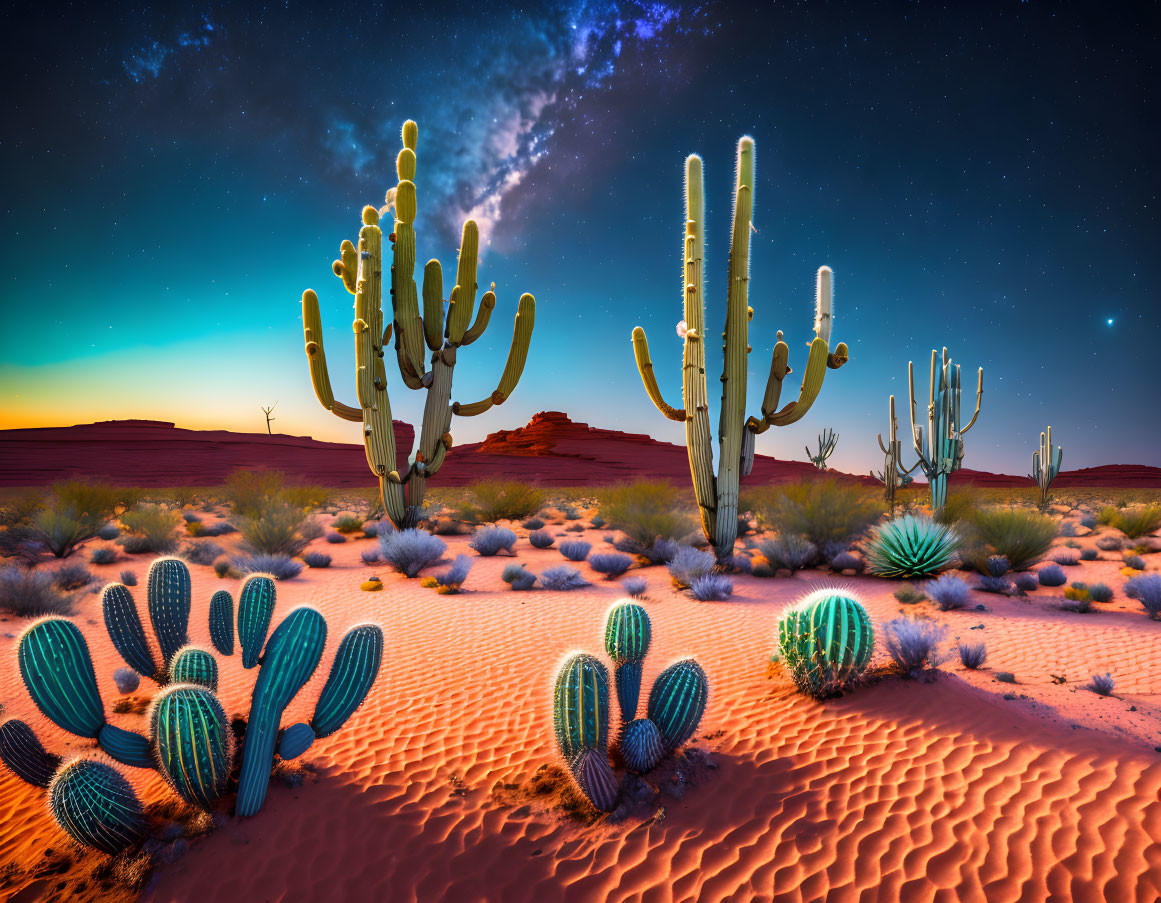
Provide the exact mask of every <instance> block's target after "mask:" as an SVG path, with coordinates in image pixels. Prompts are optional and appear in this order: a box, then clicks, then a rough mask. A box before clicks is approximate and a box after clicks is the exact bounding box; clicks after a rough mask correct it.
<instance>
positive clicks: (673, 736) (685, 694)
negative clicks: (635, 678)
mask: <svg viewBox="0 0 1161 903" xmlns="http://www.w3.org/2000/svg"><path fill="white" fill-rule="evenodd" d="M708 698H709V681H708V680H706V676H705V671H703V670H702V667H701V665H699V664H698V663H697V662H695V661H694V660H693V659H691V658H690V659H685V660H684V661H680V662H675V663H674V664H672V665H670V666H669V667H668V668H666V669H665V670H664V671H662V672H661V673H660V674H658V675H657V680H655V681H654V682H653V689H652V690H651V691H650V693H649V706H648V708H647V710H646V711H647V712H648V715H649V720H650V721H652V722H653V723H654V724H656V725H657V729H658V730H659V731H660V732H661V740H662V742H663V743H664V745H665V751H666V752H673V751H674V750H675V749H677V747H679V746H681V744H683V743H685V742H686V741H687V740H688V739H689V738H690V737H692V736H693V732H694V731H695V730H697V725H698V722H700V721H701V716H702V715H703V714H704V713H705V705H706V700H707V699H708Z"/></svg>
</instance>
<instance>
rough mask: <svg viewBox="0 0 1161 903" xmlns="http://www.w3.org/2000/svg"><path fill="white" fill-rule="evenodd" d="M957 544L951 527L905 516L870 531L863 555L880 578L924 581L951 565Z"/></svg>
mask: <svg viewBox="0 0 1161 903" xmlns="http://www.w3.org/2000/svg"><path fill="white" fill-rule="evenodd" d="M958 544H959V537H958V536H957V534H956V533H955V532H954V531H953V530H952V529H951V528H950V527H947V526H944V525H941V524H937V523H935V521H932V520H929V519H927V518H925V517H914V516H912V515H910V514H904V515H902V516H901V517H897V518H895V519H893V520H890V521H888V522H887V523H885V524H881V525H880V526H878V527H876V528H875V529H874V530H872V531H871V536H870V538H869V539H868V540H867V542H866V544H865V547H864V554H865V556H866V559H867V565H868V568H869V569H870V572H871V573H872V574H876V575H878V576H880V577H927V576H929V575H931V574H936V573H938V572H939V571H940V570H942V569H943V568H944V567H946V566H947V565H948V564H949V563H950V561H951V559H952V556H953V555H955V551H956V547H957V546H958Z"/></svg>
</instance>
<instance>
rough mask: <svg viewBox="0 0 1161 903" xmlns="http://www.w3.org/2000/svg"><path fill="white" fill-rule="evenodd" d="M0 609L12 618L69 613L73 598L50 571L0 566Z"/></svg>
mask: <svg viewBox="0 0 1161 903" xmlns="http://www.w3.org/2000/svg"><path fill="white" fill-rule="evenodd" d="M0 611H2V612H4V614H6V615H11V616H12V617H15V618H39V617H41V616H43V615H68V614H72V611H73V600H72V597H71V596H67V595H65V594H64V593H62V592H61V589H60V587H59V585H58V584H57V583H56V581H55V579H54V575H53V574H49V573H47V572H45V571H32V570H28V569H27V568H21V567H15V566H13V565H7V566H5V567H0Z"/></svg>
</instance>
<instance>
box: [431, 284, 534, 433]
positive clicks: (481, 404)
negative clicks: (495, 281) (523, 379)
mask: <svg viewBox="0 0 1161 903" xmlns="http://www.w3.org/2000/svg"><path fill="white" fill-rule="evenodd" d="M535 325H536V299H535V298H534V297H532V295H530V294H528V293H527V292H525V293H524V294H523V295H521V296H520V304H519V305H518V306H517V308H516V323H515V324H514V326H513V327H512V345H511V347H510V348H509V349H508V360H507V362H506V363H505V364H504V372H503V373H502V374H501V375H500V383H499V385H498V386H497V387H496V391H495V392H493V393H492V394H491V396H489V397H488V398H484V399H482V400H480V401H476V402H473V403H471V404H460V403H459V402H458V401H457V402H456V403H455V404H453V405H452V413H454V414H459V415H460V416H461V417H474V416H476V415H477V414H482V413H484V411H486V410H488V409H489V408H490V407H492V405H495V404H503V403H504V402H505V401H506V400H507V399H508V396H510V395H511V394H512V390H513V389H515V388H516V384H517V383H518V382H519V381H520V375H521V374H522V373H523V372H524V362H525V361H526V360H527V359H528V345H529V343H530V342H531V341H532V328H533V326H535Z"/></svg>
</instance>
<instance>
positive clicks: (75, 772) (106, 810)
mask: <svg viewBox="0 0 1161 903" xmlns="http://www.w3.org/2000/svg"><path fill="white" fill-rule="evenodd" d="M48 797H49V805H50V807H51V809H52V814H53V817H54V818H55V819H56V821H57V824H59V825H60V826H61V827H62V828H64V830H65V831H66V832H67V833H68V835H69V836H70V837H72V839H73V840H75V841H77V842H78V843H81V844H85V845H86V846H90V847H94V848H96V849H98V850H102V851H103V852H106V853H119V852H121V851H122V850H124V849H125V848H126V847H129V846H132V845H133V844H134V843H136V842H137V841H139V840H141V839H142V838H143V837H144V836H145V813H144V811H143V810H142V808H141V803H140V801H139V800H138V799H137V795H136V794H135V793H134V792H133V788H132V787H130V786H129V782H128V781H127V780H125V778H124V777H123V776H122V775H121V774H120V773H118V771H117V770H116V769H115V768H112V767H111V766H109V765H106V764H104V763H103V762H94V761H92V760H89V759H77V760H75V761H73V762H70V763H69V764H68V765H66V766H64V767H63V768H62V769H61V770H60V771H58V772H57V773H56V777H55V778H53V780H52V784H51V785H50V786H49V788H48Z"/></svg>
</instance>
